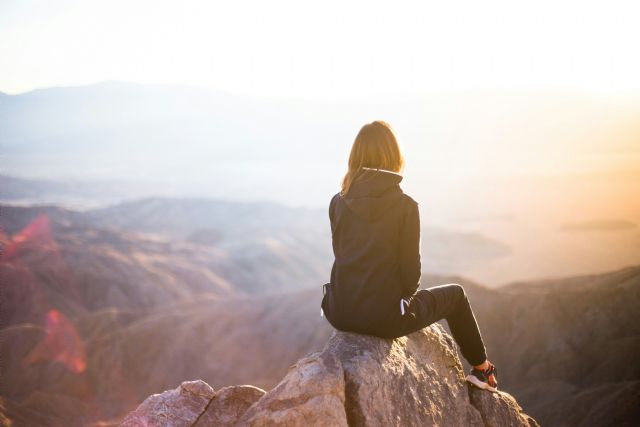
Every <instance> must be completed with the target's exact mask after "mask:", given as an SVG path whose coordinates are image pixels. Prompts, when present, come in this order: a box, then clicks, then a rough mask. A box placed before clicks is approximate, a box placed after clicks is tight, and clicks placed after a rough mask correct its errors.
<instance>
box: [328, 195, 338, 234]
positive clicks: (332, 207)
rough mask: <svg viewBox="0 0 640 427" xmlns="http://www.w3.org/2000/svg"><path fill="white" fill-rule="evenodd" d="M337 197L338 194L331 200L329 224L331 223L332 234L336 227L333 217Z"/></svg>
mask: <svg viewBox="0 0 640 427" xmlns="http://www.w3.org/2000/svg"><path fill="white" fill-rule="evenodd" d="M336 197H338V194H336V195H334V196H333V197H332V198H331V201H330V202H329V224H330V225H331V235H333V231H334V229H335V225H334V219H333V209H334V206H333V205H334V204H335V202H336Z"/></svg>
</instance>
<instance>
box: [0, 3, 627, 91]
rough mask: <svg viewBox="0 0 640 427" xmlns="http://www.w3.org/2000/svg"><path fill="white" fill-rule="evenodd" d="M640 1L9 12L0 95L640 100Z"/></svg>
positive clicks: (29, 8) (12, 6)
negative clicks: (449, 91) (479, 92)
mask: <svg viewBox="0 0 640 427" xmlns="http://www.w3.org/2000/svg"><path fill="white" fill-rule="evenodd" d="M639 17H640V3H639V2H637V1H636V2H633V1H628V2H619V1H611V0H608V1H597V2H594V1H584V0H583V1H558V0H555V1H536V2H516V1H512V0H511V1H494V0H492V1H483V2H476V1H469V2H460V1H438V2H427V1H417V2H407V1H394V2H376V1H371V0H368V1H344V0H339V1H331V0H325V1H321V2H320V1H318V2H305V1H300V0H294V1H278V0H273V1H268V2H265V1H224V2H215V1H187V0H184V1H174V2H167V1H164V2H163V1H158V0H138V1H134V0H126V1H120V0H112V1H93V0H82V1H69V0H57V1H55V2H52V1H46V0H45V1H32V0H0V91H3V92H6V93H10V94H16V93H22V92H26V91H29V90H32V89H35V88H42V87H51V86H75V85H84V84H91V83H95V82H100V81H104V80H122V81H131V82H138V83H176V84H189V85H198V86H207V87H211V88H215V89H218V90H223V91H228V92H234V93H243V94H251V95H259V96H286V97H303V98H312V97H336V96H349V95H372V94H398V93H400V94H402V93H415V92H416V91H426V90H430V89H441V88H445V89H446V88H475V87H493V88H514V87H515V88H520V87H526V88H539V87H561V88H584V89H589V90H596V91H625V90H628V89H638V88H640V55H638V54H637V49H638V42H639V41H640V25H638V24H637V23H638V18H639Z"/></svg>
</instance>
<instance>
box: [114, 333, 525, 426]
mask: <svg viewBox="0 0 640 427" xmlns="http://www.w3.org/2000/svg"><path fill="white" fill-rule="evenodd" d="M232 425H235V426H312V425H322V426H388V425H392V426H413V425H416V426H417V425H420V426H427V425H434V426H461V425H464V426H526V427H534V426H537V425H538V424H537V422H536V421H535V420H534V419H533V418H531V417H529V416H528V415H526V414H524V413H523V412H522V409H521V408H520V406H519V405H518V403H517V402H516V401H515V399H514V398H513V397H512V396H510V395H509V394H507V393H504V392H498V393H490V392H487V391H484V390H479V389H476V388H473V387H472V386H470V385H469V384H468V383H466V382H465V380H464V372H463V368H462V364H461V362H460V359H459V357H458V354H457V350H456V346H455V343H454V341H453V339H452V338H451V336H449V335H448V334H447V333H446V332H445V331H444V330H443V328H442V327H441V326H440V325H438V324H434V325H431V326H430V327H428V328H424V329H423V330H421V331H418V332H415V333H413V334H411V335H409V336H406V337H402V338H398V339H395V340H387V339H380V338H376V337H372V336H367V335H360V334H354V333H346V332H339V331H336V332H334V334H333V335H332V336H331V338H330V339H329V342H328V343H327V344H326V346H325V348H324V349H323V350H322V351H320V352H316V353H313V354H310V355H308V356H306V357H304V358H303V359H300V360H299V361H298V362H297V363H296V364H295V365H293V366H292V367H291V368H290V369H289V371H288V373H287V375H286V376H285V377H284V379H283V380H282V381H281V382H280V383H279V384H278V385H277V386H276V387H274V388H273V389H272V390H271V391H269V392H268V393H265V392H264V391H262V390H260V389H257V388H255V387H251V386H236V387H227V388H224V389H221V390H219V391H218V392H214V391H213V389H212V388H211V387H209V386H208V385H207V384H206V383H204V382H202V381H193V382H186V383H183V384H182V385H180V387H178V388H177V389H175V390H170V391H166V392H164V393H162V394H157V395H153V396H150V397H149V398H147V400H145V401H144V402H143V403H142V404H141V405H140V406H139V407H138V408H137V409H136V410H135V411H134V412H132V413H131V414H129V415H128V416H127V417H126V418H125V420H124V421H123V423H122V426H124V427H134V426H176V427H178V426H197V427H208V426H232Z"/></svg>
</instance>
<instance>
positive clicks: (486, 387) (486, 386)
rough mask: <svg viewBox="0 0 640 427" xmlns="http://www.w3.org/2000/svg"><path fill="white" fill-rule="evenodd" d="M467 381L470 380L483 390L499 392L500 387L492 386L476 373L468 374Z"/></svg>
mask: <svg viewBox="0 0 640 427" xmlns="http://www.w3.org/2000/svg"><path fill="white" fill-rule="evenodd" d="M465 379H466V380H467V381H469V382H470V383H471V384H473V385H474V386H476V387H478V388H481V389H483V390H489V391H491V392H493V393H497V392H498V389H497V388H495V387H491V386H490V385H489V384H487V383H485V382H482V381H480V380H479V379H478V378H476V377H475V376H474V375H467V377H466V378H465Z"/></svg>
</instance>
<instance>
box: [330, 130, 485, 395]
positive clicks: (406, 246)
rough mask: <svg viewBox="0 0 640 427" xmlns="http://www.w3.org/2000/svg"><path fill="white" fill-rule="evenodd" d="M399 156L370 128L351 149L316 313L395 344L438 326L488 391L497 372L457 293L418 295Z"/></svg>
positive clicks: (414, 219) (415, 217)
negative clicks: (328, 267) (319, 308)
mask: <svg viewBox="0 0 640 427" xmlns="http://www.w3.org/2000/svg"><path fill="white" fill-rule="evenodd" d="M403 170H404V157H403V155H402V151H401V149H400V146H399V144H398V142H397V139H396V137H395V134H394V132H393V130H392V129H391V127H390V126H389V125H388V124H387V123H385V122H383V121H374V122H372V123H369V124H366V125H365V126H363V127H362V129H360V132H359V133H358V135H357V137H356V139H355V141H354V143H353V147H352V148H351V154H350V156H349V170H348V172H347V173H346V175H345V176H344V179H343V181H342V190H341V191H340V192H339V193H337V194H336V195H335V196H333V198H332V199H331V203H330V205H329V218H330V222H331V233H332V242H333V252H334V255H335V261H334V264H333V267H332V269H331V279H330V282H329V283H327V284H325V285H324V287H323V289H324V297H323V299H322V312H323V313H324V315H326V317H327V320H328V321H329V322H330V323H331V325H333V327H335V328H336V329H339V330H343V331H351V332H358V333H362V334H369V335H375V336H379V337H383V338H397V337H401V336H405V335H407V334H410V333H411V332H414V331H417V330H419V329H422V328H424V327H426V326H428V325H431V324H432V323H435V322H437V321H439V320H441V319H446V320H447V323H448V325H449V329H450V330H451V334H452V335H453V337H454V339H455V340H456V342H457V343H458V345H459V346H460V352H461V353H462V355H463V356H464V358H465V359H467V361H468V362H469V364H471V365H472V366H473V368H472V369H471V372H470V374H469V375H468V376H467V377H466V379H467V381H469V382H470V383H472V384H474V385H476V386H478V387H480V388H484V389H487V390H491V391H495V390H496V387H497V381H496V376H497V371H496V368H495V366H494V365H493V364H492V363H491V362H490V361H489V360H487V355H486V349H485V346H484V343H483V341H482V336H481V335H480V330H479V329H478V325H477V323H476V319H475V317H474V315H473V311H472V310H471V306H470V305H469V300H468V298H467V295H466V293H465V290H464V288H463V287H462V286H460V285H458V284H447V285H441V286H436V287H432V288H428V289H420V290H418V287H419V286H420V276H421V264H420V215H419V211H418V202H416V201H415V200H414V199H413V198H411V197H410V196H409V195H407V194H405V193H404V192H403V191H402V189H401V188H400V185H399V184H400V182H401V181H402V175H401V173H402V171H403Z"/></svg>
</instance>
